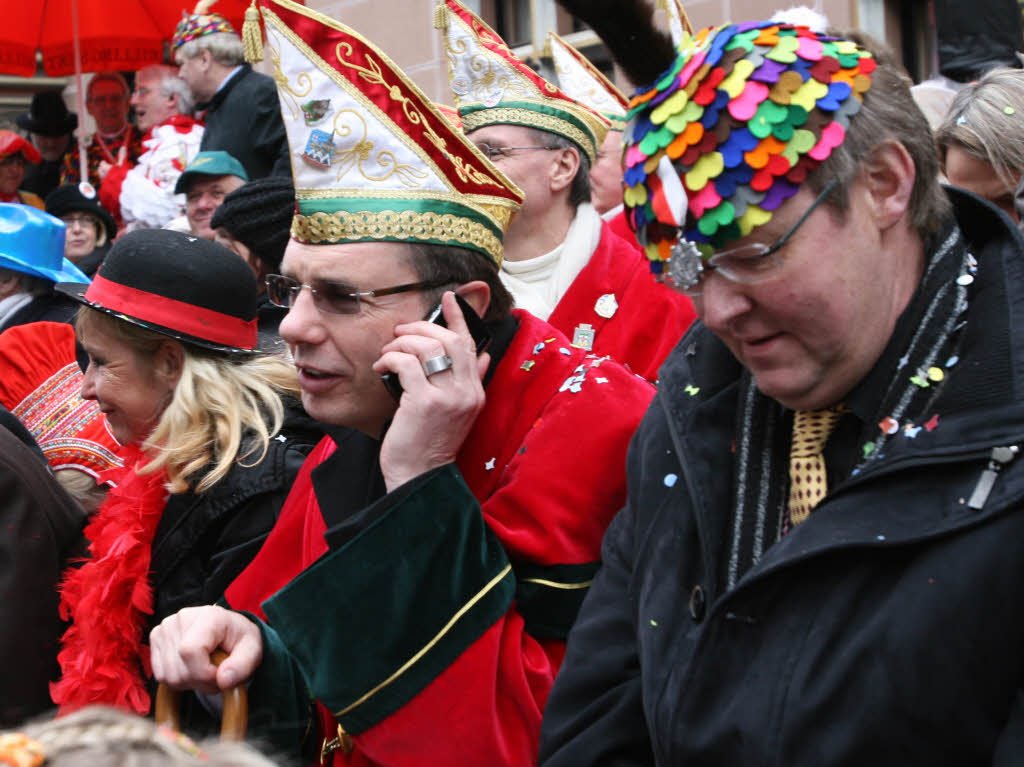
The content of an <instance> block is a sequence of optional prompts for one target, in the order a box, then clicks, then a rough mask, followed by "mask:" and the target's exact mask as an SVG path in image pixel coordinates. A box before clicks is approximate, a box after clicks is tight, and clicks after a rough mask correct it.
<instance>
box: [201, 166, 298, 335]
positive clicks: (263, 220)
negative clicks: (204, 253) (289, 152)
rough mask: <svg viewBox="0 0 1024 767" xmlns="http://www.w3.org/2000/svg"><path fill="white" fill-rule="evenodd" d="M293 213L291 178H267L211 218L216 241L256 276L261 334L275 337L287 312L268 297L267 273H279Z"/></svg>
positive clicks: (240, 192)
mask: <svg viewBox="0 0 1024 767" xmlns="http://www.w3.org/2000/svg"><path fill="white" fill-rule="evenodd" d="M294 212H295V187H294V186H293V185H292V182H291V179H287V178H284V177H282V176H267V177H265V178H258V179H255V180H253V181H250V182H248V183H247V184H245V185H244V186H240V187H239V188H238V189H236V190H235V191H233V192H231V193H230V194H228V195H226V196H225V197H224V201H223V202H222V203H221V204H220V205H219V206H218V207H217V210H215V211H214V212H213V217H212V218H211V219H210V228H211V229H213V231H214V242H219V243H220V244H221V245H223V246H224V247H226V248H228V249H229V250H232V251H234V252H235V253H237V254H238V255H239V256H241V258H242V259H243V260H244V261H245V262H246V263H247V264H249V266H250V268H252V270H253V272H254V273H255V274H256V279H257V280H258V282H259V286H260V297H259V308H258V310H257V314H258V318H259V327H260V331H261V332H267V333H273V334H275V335H276V334H277V328H278V326H279V325H280V324H281V320H282V319H284V315H286V314H287V313H288V310H287V309H284V308H282V307H280V306H276V305H275V304H274V303H272V302H271V301H270V299H268V298H267V290H266V282H265V280H266V279H267V275H268V274H276V273H277V272H278V271H280V267H281V261H282V259H283V258H284V249H285V247H286V246H287V245H288V239H289V237H290V233H291V228H292V214H293V213H294Z"/></svg>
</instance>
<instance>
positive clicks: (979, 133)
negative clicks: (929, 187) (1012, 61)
mask: <svg viewBox="0 0 1024 767" xmlns="http://www.w3.org/2000/svg"><path fill="white" fill-rule="evenodd" d="M935 141H936V143H937V144H938V147H939V156H940V157H941V159H942V162H943V164H945V162H946V152H947V151H948V150H949V148H950V147H951V146H958V147H960V148H961V149H963V150H964V151H965V152H967V153H968V154H970V155H972V156H974V157H976V158H977V159H979V160H983V161H984V162H987V163H988V164H989V165H991V166H992V167H993V168H994V169H995V172H996V175H998V176H999V179H1000V180H1001V181H1002V182H1003V183H1005V184H1006V185H1007V186H1009V187H1010V188H1014V187H1016V186H1017V183H1018V182H1019V181H1020V177H1021V173H1022V172H1024V70H1020V69H1010V68H1008V67H998V68H996V69H993V70H991V71H989V72H987V73H986V74H985V75H983V76H982V77H981V78H980V79H978V80H977V81H976V82H973V83H969V84H967V85H965V86H964V87H963V88H962V89H961V90H960V91H959V92H958V93H957V94H956V97H955V98H954V99H953V103H952V105H951V106H950V108H949V112H947V113H946V118H945V119H944V120H943V121H942V124H941V125H939V127H938V130H936V132H935Z"/></svg>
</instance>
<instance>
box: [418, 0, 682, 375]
mask: <svg viewBox="0 0 1024 767" xmlns="http://www.w3.org/2000/svg"><path fill="white" fill-rule="evenodd" d="M436 24H437V26H438V27H440V28H441V29H442V30H443V33H444V37H445V50H446V54H447V57H448V73H449V80H450V86H451V90H452V94H453V96H454V98H455V102H456V105H457V106H458V109H459V115H460V116H461V117H462V129H463V130H464V131H465V132H466V134H467V135H468V136H469V139H470V140H471V141H472V142H473V143H474V144H476V145H477V147H479V148H480V149H481V151H483V152H484V153H485V154H487V156H488V157H489V158H491V160H493V161H494V162H495V164H496V165H497V166H498V167H499V168H501V170H502V172H504V173H506V174H507V175H508V176H509V178H511V179H512V181H513V182H514V183H515V184H517V185H518V186H519V187H520V188H521V189H522V190H523V192H524V194H525V198H526V199H525V200H524V201H523V208H522V210H521V211H520V213H519V215H518V216H516V218H515V220H514V221H513V222H512V225H511V226H510V227H509V230H508V235H507V236H506V238H505V260H504V262H503V263H502V280H503V281H504V282H505V284H506V285H507V286H508V289H509V290H510V291H511V293H512V295H513V296H514V297H515V300H516V305H517V306H519V307H520V308H523V309H526V310H527V311H529V312H530V313H531V314H534V315H535V316H537V317H540V318H541V319H543V320H547V321H548V322H550V323H551V324H552V325H554V326H555V327H556V328H558V329H559V330H561V331H562V332H563V333H565V334H566V335H568V336H569V337H570V338H571V339H572V342H573V345H574V346H577V347H579V348H582V349H587V350H590V351H593V352H595V353H597V354H602V355H604V354H607V355H611V357H612V358H613V359H616V360H618V361H620V362H622V363H624V364H626V365H627V366H628V367H629V368H630V369H631V370H633V372H635V373H637V374H638V375H641V376H644V377H645V378H648V379H649V380H652V381H653V380H655V379H657V377H658V366H659V365H660V364H661V362H662V360H663V359H664V358H665V357H666V356H667V355H668V353H669V352H670V351H671V350H672V347H673V346H674V345H675V342H676V341H677V340H678V338H679V336H680V335H682V333H683V332H684V331H685V330H686V328H687V327H689V325H690V323H691V322H692V321H693V317H694V314H693V307H692V305H691V303H690V302H689V301H688V300H687V299H685V298H683V297H681V296H678V295H673V294H672V293H671V292H670V291H666V290H664V289H663V288H662V286H660V285H656V284H654V283H653V282H652V281H651V279H650V274H649V270H648V269H647V265H646V263H645V260H644V258H643V257H642V256H641V255H640V254H638V253H637V252H636V248H635V247H634V245H633V243H632V242H627V241H624V240H622V239H621V238H620V237H618V236H616V235H615V234H614V233H613V232H612V231H611V229H610V228H609V227H608V226H607V225H606V224H605V222H603V221H602V220H601V217H600V216H599V215H598V213H597V211H596V210H595V208H594V206H593V204H591V193H590V168H591V167H592V166H593V165H594V163H595V161H596V159H597V155H598V149H599V148H600V147H602V146H603V144H602V142H603V140H604V138H605V135H606V134H607V132H608V128H609V121H608V119H607V118H605V117H604V116H603V115H602V114H600V113H599V112H598V111H596V110H595V109H594V108H591V106H589V105H587V103H585V102H582V101H580V100H576V99H574V98H570V97H569V96H568V95H566V94H565V93H563V92H562V91H561V90H559V89H558V88H556V87H555V86H554V85H552V84H551V83H549V82H547V81H546V80H544V79H543V78H542V77H540V76H539V75H538V74H537V73H536V72H534V71H533V70H532V69H531V68H530V67H529V66H528V65H526V64H525V63H524V62H523V61H521V60H520V59H519V58H517V57H516V55H515V54H513V53H512V51H510V50H509V48H508V46H507V45H505V43H504V41H502V39H501V38H500V37H498V36H497V35H496V34H495V33H494V32H493V31H492V30H491V29H490V28H489V27H488V26H487V25H486V24H485V23H484V22H483V21H481V20H480V19H479V18H478V17H477V16H475V15H474V14H473V13H472V12H471V11H469V10H468V9H467V8H465V7H464V6H463V5H461V4H460V3H459V2H457V0H439V4H438V6H437V14H436Z"/></svg>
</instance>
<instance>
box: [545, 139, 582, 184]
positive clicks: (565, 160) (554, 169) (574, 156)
mask: <svg viewBox="0 0 1024 767" xmlns="http://www.w3.org/2000/svg"><path fill="white" fill-rule="evenodd" d="M552 153H553V154H555V155H556V159H555V163H554V164H553V165H552V166H551V191H552V192H561V191H562V190H563V189H567V188H568V187H569V186H571V185H572V181H573V179H574V178H576V171H578V170H579V169H580V150H579V149H577V148H576V147H574V146H573V147H565V148H564V149H556V150H553V152H552Z"/></svg>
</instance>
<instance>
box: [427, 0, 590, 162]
mask: <svg viewBox="0 0 1024 767" xmlns="http://www.w3.org/2000/svg"><path fill="white" fill-rule="evenodd" d="M434 24H435V26H437V27H438V28H439V29H441V30H443V31H444V33H445V47H446V52H447V56H448V77H449V84H450V86H451V89H452V94H453V96H454V97H455V104H456V106H457V107H458V109H459V115H460V116H461V117H462V126H463V130H465V131H466V132H467V133H470V132H472V131H474V130H476V129H477V128H482V127H484V126H486V125H523V126H526V127H528V128H540V129H541V130H546V131H550V132H551V133H556V134H558V135H560V136H564V137H565V138H568V139H570V140H571V141H573V142H575V143H576V145H577V146H579V147H580V149H581V150H582V151H583V152H584V153H585V154H586V155H587V157H589V158H590V161H591V162H594V161H595V159H596V157H597V148H598V147H599V146H601V142H602V141H604V137H605V135H606V134H607V133H608V127H609V124H608V121H607V120H606V119H605V118H604V117H602V116H601V115H600V114H598V113H597V112H595V111H594V110H593V109H590V108H589V107H587V106H585V105H584V104H581V103H580V102H578V101H576V100H574V99H572V98H570V97H569V96H568V95H566V94H565V93H563V92H562V91H561V90H559V89H558V88H556V87H555V86H554V85H552V84H551V83H549V82H548V81H547V80H545V79H544V78H543V77H541V76H540V75H538V74H537V73H536V72H534V71H533V69H531V68H530V67H529V66H528V65H527V64H526V63H525V62H523V61H522V60H521V59H520V58H519V57H518V56H516V55H515V54H514V53H512V51H511V50H509V48H508V46H507V45H506V44H505V41H504V40H502V39H501V38H500V37H499V36H498V35H497V34H496V33H495V32H494V30H492V29H491V28H490V27H488V26H487V25H486V24H485V23H484V22H483V21H482V20H481V19H480V18H479V17H478V16H476V15H475V14H473V13H472V12H471V11H470V10H469V9H467V8H466V7H465V6H463V5H461V4H460V3H458V2H457V0H439V2H438V7H437V12H436V16H435V19H434Z"/></svg>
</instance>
